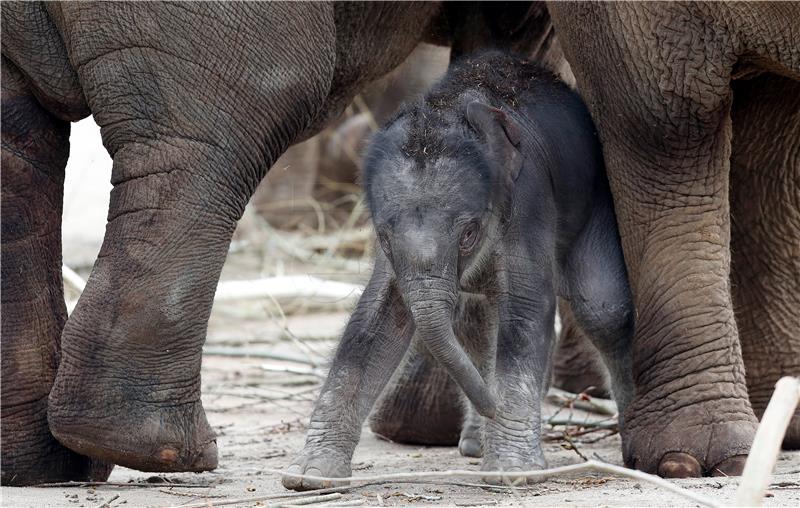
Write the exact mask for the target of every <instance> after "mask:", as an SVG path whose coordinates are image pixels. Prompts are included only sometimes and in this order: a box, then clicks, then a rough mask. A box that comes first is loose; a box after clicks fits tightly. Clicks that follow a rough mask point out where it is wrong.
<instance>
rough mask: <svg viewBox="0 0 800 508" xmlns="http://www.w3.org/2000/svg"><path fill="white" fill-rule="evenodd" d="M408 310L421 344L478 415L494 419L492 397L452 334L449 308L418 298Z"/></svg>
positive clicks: (494, 408) (493, 400) (448, 306)
mask: <svg viewBox="0 0 800 508" xmlns="http://www.w3.org/2000/svg"><path fill="white" fill-rule="evenodd" d="M428 296H430V295H428ZM409 307H410V310H411V314H412V316H413V317H414V322H415V324H416V328H417V333H418V334H419V338H420V339H421V340H422V343H423V344H425V346H426V347H427V348H428V350H429V351H430V353H431V354H432V355H433V357H434V358H436V360H437V361H439V363H441V364H442V365H443V366H444V367H445V369H446V370H447V372H448V373H449V374H450V376H451V377H452V378H453V380H454V381H455V382H456V383H457V384H458V386H460V387H461V389H462V390H464V393H466V395H467V397H468V398H469V400H470V401H471V402H472V404H473V405H474V406H475V409H476V410H477V411H478V413H480V414H481V415H482V416H485V417H486V418H494V415H495V412H496V409H497V404H496V401H495V397H494V396H493V395H492V393H491V391H490V390H489V387H488V386H487V385H486V382H485V381H484V379H483V378H482V377H481V375H480V373H479V372H478V369H476V368H475V365H474V364H473V363H472V360H471V359H470V358H469V356H468V355H467V353H466V352H465V351H464V349H463V348H462V347H461V345H460V344H459V343H458V340H457V339H456V336H455V333H454V332H453V325H452V322H451V314H452V312H451V311H452V305H448V304H446V303H444V302H443V301H442V300H441V299H432V298H428V297H422V298H418V299H415V300H414V301H412V302H411V303H410V305H409Z"/></svg>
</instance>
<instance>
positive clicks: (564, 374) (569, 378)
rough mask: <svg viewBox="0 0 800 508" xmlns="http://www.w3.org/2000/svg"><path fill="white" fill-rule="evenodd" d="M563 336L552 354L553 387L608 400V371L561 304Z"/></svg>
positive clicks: (594, 348) (568, 309)
mask: <svg viewBox="0 0 800 508" xmlns="http://www.w3.org/2000/svg"><path fill="white" fill-rule="evenodd" d="M558 315H559V317H560V318H561V334H560V336H559V339H558V344H556V350H555V353H554V354H553V386H555V387H556V388H560V389H562V390H566V391H568V392H572V393H583V392H585V393H588V394H589V395H592V396H594V397H604V398H608V397H609V396H610V394H611V391H610V389H609V386H610V385H609V380H608V371H607V370H606V368H605V366H604V365H603V362H602V359H601V358H600V356H599V353H598V351H597V348H596V347H594V345H593V344H592V343H591V342H590V340H589V338H588V337H586V335H585V334H584V333H583V330H581V329H580V327H579V326H578V324H577V323H576V322H575V316H574V315H573V314H572V309H570V308H569V305H566V304H564V302H563V301H561V302H559V305H558Z"/></svg>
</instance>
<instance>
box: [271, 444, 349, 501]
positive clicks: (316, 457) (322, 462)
mask: <svg viewBox="0 0 800 508" xmlns="http://www.w3.org/2000/svg"><path fill="white" fill-rule="evenodd" d="M286 472H287V473H291V474H302V475H309V476H321V477H328V478H344V477H347V476H350V472H351V470H350V457H348V456H347V454H345V453H341V452H339V451H337V450H333V449H330V448H325V447H320V448H313V449H309V448H308V447H307V448H306V449H304V450H303V451H302V452H301V453H300V455H298V456H297V457H296V458H295V459H294V461H293V462H292V464H291V465H290V466H289V467H288V468H286ZM281 482H282V483H283V486H284V487H286V488H287V489H292V490H317V489H326V488H329V487H340V486H343V485H348V484H349V483H350V482H348V481H341V482H337V481H331V480H312V479H310V478H299V477H296V476H288V475H284V476H283V477H282V478H281Z"/></svg>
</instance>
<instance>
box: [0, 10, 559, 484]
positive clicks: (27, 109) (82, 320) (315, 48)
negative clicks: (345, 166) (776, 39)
mask: <svg viewBox="0 0 800 508" xmlns="http://www.w3.org/2000/svg"><path fill="white" fill-rule="evenodd" d="M505 9H507V11H509V12H506V13H505V14H511V15H510V16H503V17H498V16H497V14H498V12H497V7H496V6H493V5H488V4H487V5H480V4H475V5H471V6H470V7H469V8H468V9H464V8H463V7H459V6H448V5H442V4H438V3H420V4H409V3H351V2H345V3H339V4H331V3H308V4H302V3H296V2H286V3H279V2H219V3H215V2H180V3H158V2H132V3H122V2H65V3H56V2H52V3H47V4H43V3H13V2H4V3H3V6H2V33H3V37H2V75H3V80H2V115H3V118H2V125H3V131H2V165H3V178H2V217H3V220H2V260H3V262H2V307H3V319H2V347H3V355H2V377H3V384H2V397H0V399H1V401H2V442H3V447H2V483H3V484H16V485H29V484H32V483H37V482H49V481H61V480H87V479H104V478H105V477H106V476H107V475H108V472H109V471H110V466H109V465H108V463H117V464H121V465H125V466H128V467H132V468H137V469H143V470H150V471H201V470H207V469H211V468H214V467H216V465H217V449H216V443H215V437H214V433H213V431H212V430H211V428H210V427H209V425H208V422H207V421H206V416H205V412H204V410H203V407H202V403H201V401H200V361H201V349H202V345H203V341H204V339H205V333H206V325H207V321H208V317H209V313H210V309H211V303H212V299H213V295H214V290H215V288H216V285H217V280H218V278H219V273H220V270H221V267H222V264H223V262H224V260H225V254H226V252H227V249H228V244H229V242H230V238H231V235H232V233H233V230H234V227H235V225H236V221H237V220H238V219H239V217H241V215H242V212H243V210H244V206H245V203H247V201H248V199H249V198H250V196H251V194H252V192H253V190H254V189H255V187H256V185H257V184H258V182H259V181H260V180H261V179H262V178H263V176H264V174H265V172H266V171H267V168H269V167H270V166H271V165H272V163H273V162H274V161H275V160H276V159H277V158H278V156H280V154H281V153H282V152H283V151H284V150H285V149H286V148H287V147H288V146H289V145H290V144H292V143H295V142H298V141H301V140H303V139H305V138H307V137H309V136H311V135H313V134H314V133H315V132H317V131H319V130H320V129H321V128H322V127H323V126H325V125H326V124H327V123H328V122H329V121H330V120H331V119H333V118H336V117H337V116H338V115H339V114H340V113H341V111H342V110H343V109H344V107H345V106H346V105H347V104H348V103H349V102H350V100H351V99H352V97H353V96H354V95H355V94H356V93H357V92H358V91H359V90H360V89H362V88H363V87H364V86H365V85H366V84H367V83H368V82H370V81H372V80H374V79H377V78H378V77H380V76H381V75H383V74H385V73H387V72H389V71H390V70H391V69H393V68H394V67H396V66H397V65H399V64H400V63H401V62H402V61H403V59H404V58H405V57H406V56H407V55H408V54H409V53H410V52H411V51H412V49H413V48H414V47H415V46H416V45H417V44H418V43H419V42H420V41H423V40H427V41H431V42H435V43H440V44H450V43H457V45H458V46H459V47H463V46H473V45H484V44H499V45H501V46H514V47H518V48H519V49H521V50H523V51H525V52H526V53H530V52H537V54H545V53H547V52H548V51H549V48H551V46H552V40H553V37H552V30H551V26H550V25H549V22H548V21H547V18H546V16H545V17H544V18H543V17H542V13H543V12H544V9H543V8H542V6H533V7H531V6H530V5H526V4H517V5H512V6H507V7H505ZM467 11H469V13H470V15H471V17H470V19H469V27H470V29H471V30H467V29H466V28H467V27H466V26H463V24H464V23H466V20H465V18H464V15H465V14H466V13H467ZM472 33H474V36H472V35H470V34H472ZM465 38H467V39H469V40H465ZM90 112H91V114H92V115H93V116H94V119H95V121H96V122H97V123H98V124H99V125H100V126H101V133H102V137H103V144H104V146H105V147H106V149H107V150H108V151H109V154H110V155H111V156H112V158H113V161H114V162H113V169H112V175H111V181H112V183H113V185H114V189H113V191H112V194H111V204H110V210H109V214H108V226H107V229H106V236H105V240H104V243H103V247H102V250H101V252H100V256H99V258H98V260H97V262H96V264H95V266H94V268H93V270H92V274H91V276H90V277H89V280H88V283H87V286H86V290H85V291H84V293H83V294H82V296H81V298H80V301H79V302H78V305H77V307H76V308H75V311H74V312H73V313H72V315H71V316H70V317H69V319H67V318H66V309H65V306H64V299H63V286H62V280H61V272H60V264H61V238H60V221H61V201H62V193H63V176H64V167H65V164H66V160H67V156H68V153H69V142H68V137H69V122H72V121H77V120H79V119H81V118H84V117H86V116H88V115H89V114H90ZM75 452H77V453H75ZM80 454H83V455H86V456H89V457H92V459H89V458H87V457H86V456H83V455H80ZM104 461H105V462H104Z"/></svg>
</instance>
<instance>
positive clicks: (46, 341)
mask: <svg viewBox="0 0 800 508" xmlns="http://www.w3.org/2000/svg"><path fill="white" fill-rule="evenodd" d="M2 69H3V84H2V112H3V120H2V123H3V134H2V144H3V147H2V166H3V178H2V217H3V220H2V259H3V263H2V306H3V319H2V347H3V354H2V377H3V384H2V397H0V400H1V401H2V410H0V411H1V412H2V427H1V428H2V442H3V451H2V484H3V485H32V484H36V483H43V482H55V481H70V480H75V481H87V480H89V481H92V480H94V481H96V480H100V481H102V480H105V479H106V478H107V477H108V474H109V473H110V472H111V468H112V467H113V466H112V465H110V464H105V463H102V462H100V461H97V460H93V459H90V458H89V457H85V456H82V455H78V454H77V453H75V452H73V451H72V450H69V449H67V448H65V447H64V446H62V445H61V443H59V442H58V441H56V439H55V438H54V437H53V436H52V434H51V433H50V429H49V428H48V426H47V395H48V394H49V392H50V387H51V386H52V384H53V379H54V378H55V375H56V368H57V366H58V361H59V355H60V342H61V329H62V328H63V327H64V322H65V321H66V319H67V310H66V307H65V305H64V294H63V283H62V280H61V207H62V197H63V190H64V167H65V166H66V163H67V154H68V153H69V123H67V122H65V121H62V120H59V119H57V118H55V117H54V116H52V115H51V114H50V113H49V112H47V111H46V110H45V109H44V108H43V107H42V106H41V105H40V103H39V102H38V101H37V100H36V98H34V96H33V94H32V93H31V91H30V90H29V88H28V85H27V83H26V80H25V78H24V77H23V76H22V74H21V73H20V72H19V71H18V70H17V69H16V67H15V66H14V65H13V64H12V63H10V62H9V61H8V60H6V59H5V58H3V61H2Z"/></svg>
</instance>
